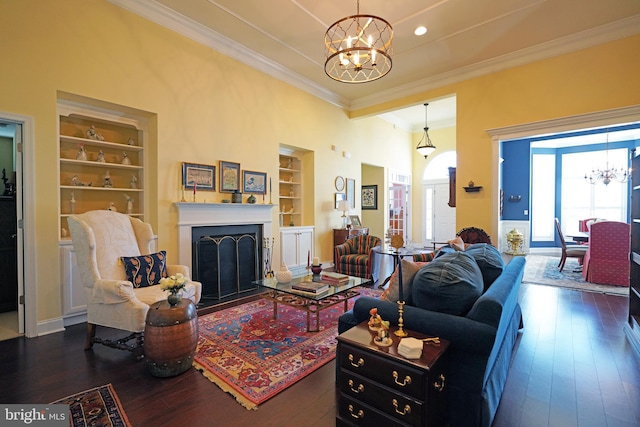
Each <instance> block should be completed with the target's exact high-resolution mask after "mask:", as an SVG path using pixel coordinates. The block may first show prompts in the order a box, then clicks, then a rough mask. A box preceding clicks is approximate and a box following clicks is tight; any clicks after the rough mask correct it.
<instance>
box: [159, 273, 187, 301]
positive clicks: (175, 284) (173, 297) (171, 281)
mask: <svg viewBox="0 0 640 427" xmlns="http://www.w3.org/2000/svg"><path fill="white" fill-rule="evenodd" d="M185 286H187V278H186V277H184V275H182V274H181V273H178V274H176V275H174V276H169V277H163V278H162V279H160V289H162V290H163V291H169V296H168V297H167V301H169V305H176V304H178V303H179V302H180V298H181V297H180V291H182V290H183V289H184V288H185Z"/></svg>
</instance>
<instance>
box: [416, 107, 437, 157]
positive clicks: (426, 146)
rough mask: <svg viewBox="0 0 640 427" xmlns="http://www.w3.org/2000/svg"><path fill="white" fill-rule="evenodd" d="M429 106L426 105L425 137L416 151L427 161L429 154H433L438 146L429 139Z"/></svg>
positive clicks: (421, 139)
mask: <svg viewBox="0 0 640 427" xmlns="http://www.w3.org/2000/svg"><path fill="white" fill-rule="evenodd" d="M428 105H429V104H428V103H426V104H424V135H422V138H420V141H419V142H418V146H417V147H416V150H418V154H420V155H421V156H424V158H425V159H426V158H427V157H429V154H431V153H433V152H434V151H435V149H436V146H435V145H433V144H432V143H431V138H429V126H428V124H427V106H428ZM420 144H423V145H420Z"/></svg>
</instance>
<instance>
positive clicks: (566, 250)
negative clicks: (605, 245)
mask: <svg viewBox="0 0 640 427" xmlns="http://www.w3.org/2000/svg"><path fill="white" fill-rule="evenodd" d="M555 221H556V231H557V232H558V239H560V244H561V245H562V255H561V258H560V263H559V264H558V267H560V271H562V270H563V269H564V263H565V262H566V261H567V258H578V262H579V263H580V265H582V262H583V260H584V256H585V254H586V253H587V249H589V248H588V247H587V246H584V245H580V246H579V245H570V246H567V243H566V242H565V240H564V235H563V234H562V227H561V226H560V220H558V218H555Z"/></svg>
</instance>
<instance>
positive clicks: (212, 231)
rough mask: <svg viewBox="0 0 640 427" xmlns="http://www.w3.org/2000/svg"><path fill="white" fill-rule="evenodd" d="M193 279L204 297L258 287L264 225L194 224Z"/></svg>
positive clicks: (234, 293)
mask: <svg viewBox="0 0 640 427" xmlns="http://www.w3.org/2000/svg"><path fill="white" fill-rule="evenodd" d="M192 230H193V231H192V239H193V242H192V243H193V247H192V253H193V266H194V276H195V277H194V279H195V280H197V281H199V282H201V283H202V296H203V297H204V298H215V299H222V298H226V297H230V296H234V295H237V294H241V293H244V292H249V291H253V290H255V289H256V288H257V286H256V285H254V284H252V282H253V281H255V280H259V279H262V271H261V268H260V265H261V260H262V245H261V242H262V226H261V225H234V226H215V227H194V228H193V229H192Z"/></svg>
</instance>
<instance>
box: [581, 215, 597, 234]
mask: <svg viewBox="0 0 640 427" xmlns="http://www.w3.org/2000/svg"><path fill="white" fill-rule="evenodd" d="M597 219H598V218H585V219H581V220H580V221H578V231H582V232H583V233H585V232H588V231H589V227H590V226H591V224H593V223H594V222H595V221H596V220H597Z"/></svg>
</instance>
